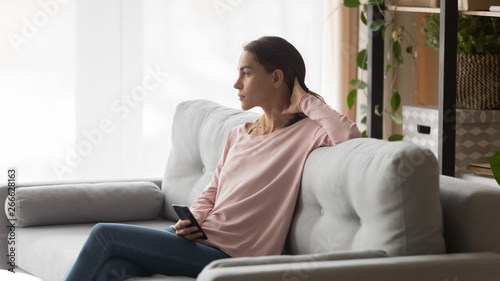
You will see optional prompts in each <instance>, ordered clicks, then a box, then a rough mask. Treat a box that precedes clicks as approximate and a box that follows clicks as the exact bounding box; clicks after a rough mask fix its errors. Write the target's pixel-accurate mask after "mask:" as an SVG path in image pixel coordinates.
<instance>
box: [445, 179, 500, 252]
mask: <svg viewBox="0 0 500 281" xmlns="http://www.w3.org/2000/svg"><path fill="white" fill-rule="evenodd" d="M440 185H441V187H440V188H441V192H440V193H441V205H442V206H443V227H444V236H445V239H446V250H447V251H448V252H449V253H466V252H496V253H500V239H499V238H500V189H499V188H498V187H494V186H489V185H485V184H481V183H477V182H470V181H465V180H462V179H457V178H451V177H447V176H440Z"/></svg>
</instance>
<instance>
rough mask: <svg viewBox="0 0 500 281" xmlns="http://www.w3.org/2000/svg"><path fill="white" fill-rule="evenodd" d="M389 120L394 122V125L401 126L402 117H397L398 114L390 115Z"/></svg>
mask: <svg viewBox="0 0 500 281" xmlns="http://www.w3.org/2000/svg"><path fill="white" fill-rule="evenodd" d="M391 118H392V121H394V123H396V124H398V125H401V124H403V117H401V115H399V114H398V113H396V112H393V113H391Z"/></svg>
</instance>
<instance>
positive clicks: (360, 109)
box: [359, 104, 367, 114]
mask: <svg viewBox="0 0 500 281" xmlns="http://www.w3.org/2000/svg"><path fill="white" fill-rule="evenodd" d="M366 112H367V111H366V104H360V105H359V113H361V114H366Z"/></svg>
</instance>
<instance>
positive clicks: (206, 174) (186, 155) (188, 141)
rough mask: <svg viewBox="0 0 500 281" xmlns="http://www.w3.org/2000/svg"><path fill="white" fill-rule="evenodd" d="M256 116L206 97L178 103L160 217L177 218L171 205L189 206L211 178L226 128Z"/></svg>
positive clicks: (226, 132) (229, 128)
mask: <svg viewBox="0 0 500 281" xmlns="http://www.w3.org/2000/svg"><path fill="white" fill-rule="evenodd" d="M257 118H259V115H258V114H257V113H254V112H245V111H242V110H237V109H233V108H228V107H225V106H221V105H219V104H217V103H214V102H212V101H208V100H194V101H187V102H183V103H181V104H179V105H178V106H177V110H176V113H175V116H174V121H173V125H172V148H171V150H170V155H169V158H168V162H167V167H166V170H165V174H164V177H163V182H162V190H163V194H164V197H165V206H164V208H163V216H164V217H165V218H168V219H171V220H176V219H177V216H176V215H175V212H174V211H173V210H172V207H171V206H172V204H183V205H188V206H190V205H191V204H192V203H193V201H194V200H195V199H196V198H198V196H200V194H201V192H202V191H203V189H204V188H205V187H206V185H207V184H208V183H209V182H210V180H211V179H212V176H213V173H214V171H215V168H216V167H217V163H218V161H219V158H220V156H221V154H222V149H223V148H224V147H223V146H224V143H225V141H226V137H227V134H228V133H229V131H230V130H231V129H232V128H234V127H236V126H237V125H240V124H243V123H245V122H247V121H255V120H256V119H257Z"/></svg>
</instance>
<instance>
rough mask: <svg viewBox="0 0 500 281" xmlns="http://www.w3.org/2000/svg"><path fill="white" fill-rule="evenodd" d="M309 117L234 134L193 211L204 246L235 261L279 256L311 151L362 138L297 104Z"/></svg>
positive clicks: (308, 101) (314, 105) (337, 117)
mask: <svg viewBox="0 0 500 281" xmlns="http://www.w3.org/2000/svg"><path fill="white" fill-rule="evenodd" d="M299 107H300V109H301V111H302V112H303V113H304V114H306V115H307V116H308V117H307V118H304V119H302V120H300V121H298V122H297V123H295V124H293V125H291V126H289V127H285V128H282V129H279V130H277V131H274V132H272V133H270V134H267V135H262V136H251V135H248V133H247V132H246V128H247V126H249V125H250V124H251V122H249V123H246V124H243V125H240V126H237V127H235V128H234V129H232V130H231V131H230V132H229V134H228V137H227V140H226V143H225V146H224V150H223V153H222V156H221V159H220V160H219V164H218V165H217V168H216V170H215V173H214V175H213V178H212V181H211V182H210V183H209V184H208V186H207V187H206V188H205V190H204V191H203V192H202V194H201V196H200V197H199V198H198V199H197V200H196V201H195V202H194V203H193V205H192V206H191V211H192V212H193V215H194V216H195V218H196V219H197V220H198V222H200V224H201V227H202V228H203V230H204V231H205V233H206V234H207V236H208V239H207V240H206V241H204V242H203V243H205V244H207V245H211V246H215V247H217V248H219V249H220V250H222V251H224V252H225V253H227V254H228V255H230V256H232V257H244V256H264V255H279V254H281V252H282V249H283V246H284V243H285V239H286V236H287V234H288V230H289V227H290V223H291V220H292V215H293V212H294V209H295V203H296V201H297V195H298V192H299V188H300V184H301V179H302V171H303V168H304V164H305V162H306V159H307V157H308V155H309V153H310V152H311V151H313V150H314V149H315V148H317V147H320V146H333V145H336V144H338V143H341V142H343V141H346V140H348V139H351V138H356V137H360V136H361V134H360V132H359V130H358V128H357V127H356V125H355V124H354V123H353V122H352V121H350V120H349V119H348V118H347V117H346V116H344V115H341V114H340V113H338V112H337V111H335V110H333V109H332V108H330V107H329V106H327V105H326V104H324V103H322V102H321V101H320V100H319V99H317V98H315V97H313V96H311V95H305V96H304V97H303V98H302V99H301V101H300V104H299Z"/></svg>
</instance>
